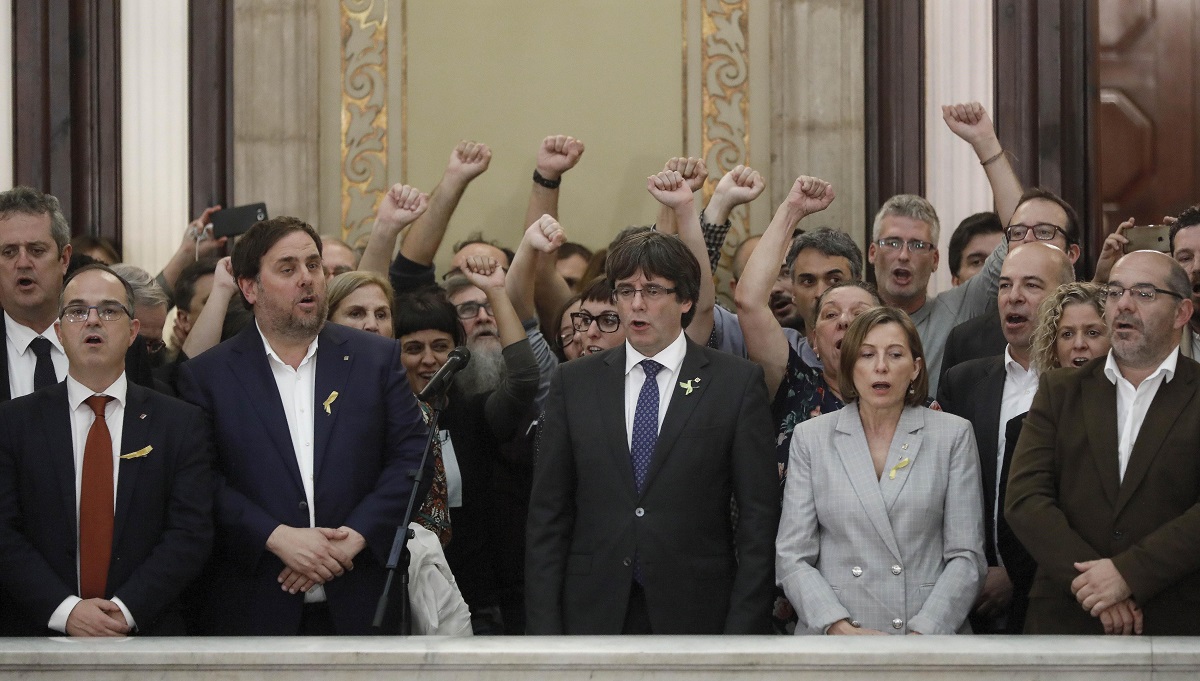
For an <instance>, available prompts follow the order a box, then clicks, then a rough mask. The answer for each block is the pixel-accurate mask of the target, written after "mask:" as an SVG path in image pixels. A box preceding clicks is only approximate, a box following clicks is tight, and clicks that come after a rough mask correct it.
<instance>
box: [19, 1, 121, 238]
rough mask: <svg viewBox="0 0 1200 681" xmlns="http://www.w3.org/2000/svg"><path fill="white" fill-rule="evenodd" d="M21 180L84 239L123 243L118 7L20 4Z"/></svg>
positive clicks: (106, 3) (106, 4)
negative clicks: (53, 203)
mask: <svg viewBox="0 0 1200 681" xmlns="http://www.w3.org/2000/svg"><path fill="white" fill-rule="evenodd" d="M12 12H13V16H12V19H13V23H12V26H13V59H14V65H15V66H14V69H13V179H14V181H15V183H16V184H24V185H28V186H31V187H34V188H36V189H39V190H41V191H44V192H48V193H50V194H53V195H55V196H56V197H57V198H58V200H59V202H60V203H61V204H62V209H63V214H64V215H65V216H66V218H67V220H68V223H69V224H70V225H71V229H72V232H73V233H75V234H84V233H86V234H92V235H96V236H102V237H105V238H107V239H109V240H111V241H112V242H113V243H114V244H116V245H117V248H118V249H120V246H121V236H122V235H121V75H120V72H121V69H120V55H121V43H120V37H121V25H120V4H119V2H117V1H115V0H21V1H20V2H14V3H13V9H12Z"/></svg>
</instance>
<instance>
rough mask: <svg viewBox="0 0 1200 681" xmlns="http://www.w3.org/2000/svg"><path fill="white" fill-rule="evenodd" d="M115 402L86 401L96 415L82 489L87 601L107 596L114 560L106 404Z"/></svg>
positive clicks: (82, 586) (83, 593)
mask: <svg viewBox="0 0 1200 681" xmlns="http://www.w3.org/2000/svg"><path fill="white" fill-rule="evenodd" d="M112 399H113V398H111V397H109V396H108V395H93V396H91V397H89V398H87V400H85V401H86V402H87V406H89V407H91V408H92V411H93V412H94V413H95V414H96V420H95V421H92V427H91V428H90V429H88V435H87V443H86V444H85V445H84V448H83V478H82V482H81V483H80V489H79V596H80V597H81V598H85V599H87V598H106V597H107V596H108V594H107V593H105V587H106V586H107V582H108V563H109V560H110V559H111V557H112V540H113V456H112V435H110V434H109V432H108V423H106V422H105V420H104V405H106V404H108V402H109V401H111V400H112Z"/></svg>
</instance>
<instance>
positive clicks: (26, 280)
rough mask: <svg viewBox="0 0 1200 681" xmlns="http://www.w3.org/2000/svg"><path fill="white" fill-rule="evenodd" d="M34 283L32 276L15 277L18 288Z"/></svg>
mask: <svg viewBox="0 0 1200 681" xmlns="http://www.w3.org/2000/svg"><path fill="white" fill-rule="evenodd" d="M35 283H36V282H34V280H33V278H32V277H17V286H18V287H20V288H26V287H29V286H33V285H34V284H35Z"/></svg>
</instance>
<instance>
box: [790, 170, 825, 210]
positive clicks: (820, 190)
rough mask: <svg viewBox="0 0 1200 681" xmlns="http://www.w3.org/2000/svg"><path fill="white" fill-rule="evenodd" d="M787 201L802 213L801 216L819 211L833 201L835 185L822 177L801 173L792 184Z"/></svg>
mask: <svg viewBox="0 0 1200 681" xmlns="http://www.w3.org/2000/svg"><path fill="white" fill-rule="evenodd" d="M786 203H787V205H788V207H789V208H791V209H792V210H795V211H796V212H798V213H800V217H804V216H805V215H812V214H813V213H819V212H820V211H823V210H825V209H826V208H828V207H829V204H831V203H833V185H831V184H829V183H828V182H826V181H825V180H822V179H820V178H816V177H809V176H808V175H801V176H800V177H798V178H796V182H795V183H794V184H792V189H791V191H789V192H788V195H787V200H786Z"/></svg>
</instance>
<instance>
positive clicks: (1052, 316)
mask: <svg viewBox="0 0 1200 681" xmlns="http://www.w3.org/2000/svg"><path fill="white" fill-rule="evenodd" d="M1087 303H1090V304H1091V305H1092V308H1093V309H1095V310H1096V314H1098V315H1100V319H1101V320H1103V319H1104V288H1103V287H1102V286H1100V284H1093V283H1092V282H1090V281H1072V282H1070V283H1066V284H1063V285H1062V286H1059V287H1058V288H1056V289H1054V293H1051V294H1050V295H1049V296H1046V299H1045V300H1043V301H1042V304H1041V305H1039V306H1038V310H1037V318H1038V325H1037V328H1036V329H1034V331H1033V338H1032V339H1031V340H1030V342H1029V355H1030V362H1031V363H1032V364H1033V366H1034V368H1036V369H1037V370H1038V372H1046V371H1049V370H1051V369H1057V368H1058V367H1060V366H1062V365H1061V364H1059V363H1058V344H1057V341H1058V325H1059V323H1060V322H1061V321H1062V314H1063V310H1064V309H1065V308H1066V307H1067V306H1068V305H1080V304H1087Z"/></svg>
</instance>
